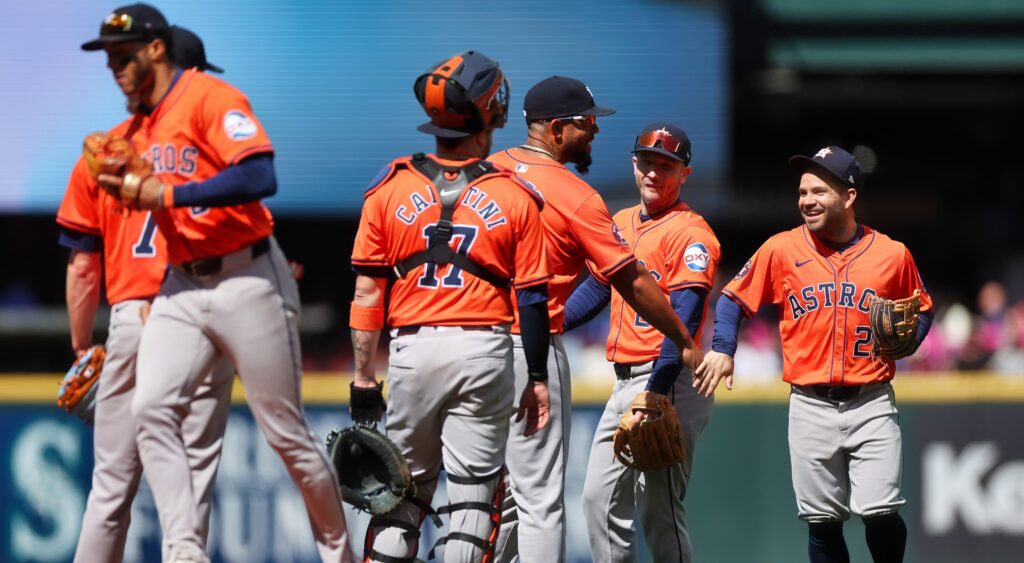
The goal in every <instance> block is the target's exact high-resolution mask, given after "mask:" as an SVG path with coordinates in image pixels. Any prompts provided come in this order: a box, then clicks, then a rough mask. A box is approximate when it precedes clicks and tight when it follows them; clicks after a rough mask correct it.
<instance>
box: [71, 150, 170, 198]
mask: <svg viewBox="0 0 1024 563" xmlns="http://www.w3.org/2000/svg"><path fill="white" fill-rule="evenodd" d="M82 156H83V157H84V158H85V163H86V164H87V165H88V166H89V172H91V173H92V177H93V178H99V176H100V174H110V175H111V176H121V177H122V179H123V180H124V184H123V185H122V186H121V190H120V191H119V193H117V194H113V195H116V196H117V197H118V198H119V199H120V200H121V202H122V203H124V204H125V205H127V206H132V205H134V204H135V201H136V200H137V199H138V198H139V188H140V186H141V185H142V181H143V180H145V179H146V178H147V177H149V176H152V175H153V167H152V166H151V165H150V164H149V163H148V162H146V161H145V160H144V159H143V158H142V157H141V156H139V155H138V153H136V152H135V148H134V147H132V144H131V142H130V141H128V140H127V139H121V138H117V137H111V136H110V135H108V134H107V133H103V132H96V133H90V134H89V135H87V136H86V137H85V140H84V141H82Z"/></svg>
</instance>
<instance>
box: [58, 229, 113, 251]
mask: <svg viewBox="0 0 1024 563" xmlns="http://www.w3.org/2000/svg"><path fill="white" fill-rule="evenodd" d="M57 244H59V245H61V246H63V247H65V248H70V249H72V250H80V251H82V252H101V251H102V250H103V239H102V238H100V236H99V235H93V234H90V233H83V232H82V231H76V230H74V229H69V228H67V227H61V229H60V237H59V238H58V239H57Z"/></svg>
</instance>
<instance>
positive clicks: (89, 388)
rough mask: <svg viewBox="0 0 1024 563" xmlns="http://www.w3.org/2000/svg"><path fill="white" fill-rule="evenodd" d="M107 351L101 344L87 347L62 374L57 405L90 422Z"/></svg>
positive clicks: (94, 409)
mask: <svg viewBox="0 0 1024 563" xmlns="http://www.w3.org/2000/svg"><path fill="white" fill-rule="evenodd" d="M106 357H107V351H106V350H105V349H104V348H103V346H93V347H92V348H89V349H88V350H87V351H86V352H85V353H84V354H82V357H80V358H78V360H76V361H75V363H74V365H72V366H71V369H69V370H68V372H67V374H65V375H64V379H63V380H62V381H61V383H60V389H59V390H58V391H57V406H59V407H61V408H62V409H64V410H66V411H68V412H69V413H72V414H75V415H77V416H78V417H79V418H81V419H82V420H84V421H86V422H89V423H91V422H92V420H93V415H94V414H95V413H96V395H97V394H98V393H99V390H100V373H102V372H103V360H104V359H105V358H106Z"/></svg>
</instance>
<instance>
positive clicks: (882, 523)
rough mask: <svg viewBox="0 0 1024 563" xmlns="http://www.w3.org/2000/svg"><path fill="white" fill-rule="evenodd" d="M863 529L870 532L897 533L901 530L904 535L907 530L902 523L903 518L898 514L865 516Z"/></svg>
mask: <svg viewBox="0 0 1024 563" xmlns="http://www.w3.org/2000/svg"><path fill="white" fill-rule="evenodd" d="M863 520H864V527H865V528H868V529H872V530H893V531H899V530H900V529H902V530H903V531H904V533H905V532H906V529H907V524H906V523H905V522H904V521H903V517H902V516H900V513H899V512H890V513H888V514H879V515H877V516H865V517H864V518H863Z"/></svg>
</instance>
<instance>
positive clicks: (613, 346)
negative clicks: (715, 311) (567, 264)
mask: <svg viewBox="0 0 1024 563" xmlns="http://www.w3.org/2000/svg"><path fill="white" fill-rule="evenodd" d="M614 220H615V225H616V227H617V228H618V231H619V232H620V233H622V236H623V237H624V238H625V239H626V242H628V243H629V245H630V246H631V247H632V248H633V253H634V254H635V255H636V257H637V259H638V260H640V262H641V263H643V265H644V267H646V268H647V270H648V271H649V272H650V273H651V276H652V277H654V279H655V281H657V282H658V285H659V286H660V287H661V290H662V291H663V292H665V299H666V300H667V299H668V298H669V297H668V294H669V293H671V292H673V291H676V290H678V289H686V288H688V287H694V288H696V287H700V288H704V289H705V290H708V291H710V290H711V285H712V284H713V283H714V280H715V270H716V269H717V268H718V261H719V259H720V258H721V257H722V251H721V245H719V243H718V238H717V237H715V233H714V231H712V230H711V227H710V226H709V225H708V223H707V221H705V220H704V218H703V217H701V216H700V215H699V214H698V213H697V212H696V211H694V210H692V209H690V207H689V206H688V205H686V204H685V203H683V202H678V203H676V204H675V205H674V206H672V207H671V208H669V209H668V210H666V211H663V212H662V213H661V214H659V215H658V216H656V217H652V218H650V219H648V220H647V221H643V222H641V221H640V206H639V205H637V206H636V207H629V208H626V209H623V210H622V211H619V212H618V213H616V214H615V217H614ZM592 271H593V268H592ZM595 277H596V278H597V279H599V280H601V281H605V280H604V278H603V277H602V276H601V275H600V274H599V273H598V274H595ZM610 308H611V321H610V325H609V330H608V347H607V357H608V361H610V362H615V363H640V362H649V361H651V360H653V359H655V358H657V357H658V355H659V354H660V353H661V343H662V342H663V341H664V340H665V335H663V334H662V333H660V332H658V330H657V329H655V328H654V327H652V326H651V325H650V324H648V323H647V322H646V321H644V320H643V319H642V318H641V317H640V315H639V313H637V312H636V311H635V310H634V309H633V308H632V307H630V306H629V304H628V303H626V302H625V300H623V299H622V295H621V294H620V293H619V292H618V291H615V290H614V288H613V289H612V298H611V304H610ZM706 311H707V301H705V304H704V311H702V312H701V327H703V324H704V321H703V315H704V313H705V312H706ZM692 336H693V340H694V341H699V340H700V330H698V331H697V334H694V335H692Z"/></svg>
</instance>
